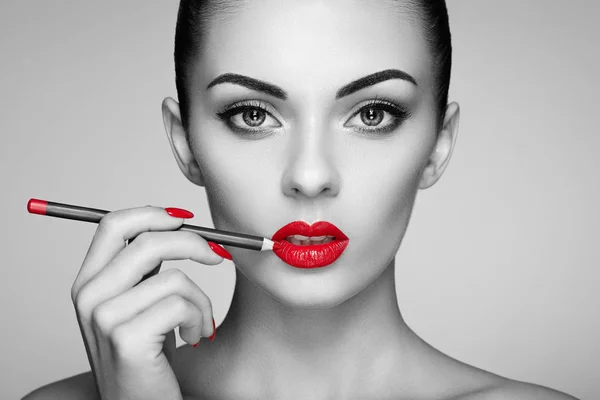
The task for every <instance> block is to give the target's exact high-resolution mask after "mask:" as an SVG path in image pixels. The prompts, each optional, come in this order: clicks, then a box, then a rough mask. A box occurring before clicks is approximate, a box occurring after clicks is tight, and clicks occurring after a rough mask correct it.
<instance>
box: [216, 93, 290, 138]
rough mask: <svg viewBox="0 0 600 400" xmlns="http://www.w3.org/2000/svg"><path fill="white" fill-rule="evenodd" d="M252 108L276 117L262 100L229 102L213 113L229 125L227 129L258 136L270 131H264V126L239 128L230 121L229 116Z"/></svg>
mask: <svg viewBox="0 0 600 400" xmlns="http://www.w3.org/2000/svg"><path fill="white" fill-rule="evenodd" d="M253 110H260V111H262V112H264V113H265V114H268V115H269V116H271V118H274V119H276V118H275V117H273V113H272V112H270V111H269V107H268V106H267V105H266V104H265V103H263V102H262V101H259V100H242V101H238V102H236V103H234V104H231V105H229V106H226V107H225V108H223V109H221V110H220V111H218V112H217V113H216V114H215V115H216V116H217V117H218V118H220V119H221V120H222V121H223V122H224V123H225V124H226V125H227V126H228V127H229V129H231V130H232V131H234V132H238V133H243V134H246V135H258V136H260V135H261V134H268V133H270V131H271V130H270V129H266V130H267V132H265V128H258V129H251V128H250V127H248V128H241V127H239V126H237V125H235V124H234V123H233V122H232V121H231V117H233V116H235V115H238V114H241V113H243V112H245V111H253ZM277 122H278V123H279V124H281V123H280V122H279V121H277Z"/></svg>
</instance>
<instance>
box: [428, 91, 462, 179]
mask: <svg viewBox="0 0 600 400" xmlns="http://www.w3.org/2000/svg"><path fill="white" fill-rule="evenodd" d="M459 119H460V108H459V106H458V103H450V104H448V106H447V107H446V115H445V116H444V123H443V124H442V128H441V130H440V131H439V132H438V138H437V142H436V145H435V147H434V149H433V151H432V153H431V156H430V157H429V161H428V163H427V165H426V166H425V169H424V170H423V173H422V175H421V181H420V183H419V189H427V188H429V187H431V186H433V184H434V183H436V182H437V181H438V179H440V177H441V176H442V174H443V173H444V171H445V170H446V167H447V166H448V163H449V162H450V156H451V155H452V150H454V144H455V143H456V136H457V135H458V121H459Z"/></svg>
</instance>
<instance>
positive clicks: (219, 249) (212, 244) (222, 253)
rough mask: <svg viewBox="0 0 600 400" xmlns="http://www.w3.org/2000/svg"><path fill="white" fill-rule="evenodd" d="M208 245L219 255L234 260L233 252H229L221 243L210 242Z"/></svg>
mask: <svg viewBox="0 0 600 400" xmlns="http://www.w3.org/2000/svg"><path fill="white" fill-rule="evenodd" d="M208 245H209V246H210V248H211V249H212V251H214V252H215V253H216V254H217V255H219V256H221V257H223V258H226V259H228V260H233V257H231V254H229V252H228V251H227V250H225V249H224V248H223V246H220V245H218V244H216V243H215V242H208Z"/></svg>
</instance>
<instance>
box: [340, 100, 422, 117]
mask: <svg viewBox="0 0 600 400" xmlns="http://www.w3.org/2000/svg"><path fill="white" fill-rule="evenodd" d="M382 105H383V106H388V107H391V108H393V109H394V110H396V111H397V113H398V114H402V115H405V116H406V118H408V117H409V116H410V111H409V110H408V108H406V107H404V106H401V105H399V104H397V103H396V102H395V101H394V100H392V99H388V98H385V97H375V98H374V99H371V100H367V101H364V102H362V103H360V104H357V105H356V106H355V107H354V108H353V110H352V113H351V116H350V118H352V117H354V116H356V115H357V114H358V113H359V112H361V111H362V110H363V109H364V108H368V107H374V106H380V107H381V106H382ZM386 111H387V110H386ZM387 112H389V111H387Z"/></svg>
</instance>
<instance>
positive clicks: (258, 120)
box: [243, 110, 266, 126]
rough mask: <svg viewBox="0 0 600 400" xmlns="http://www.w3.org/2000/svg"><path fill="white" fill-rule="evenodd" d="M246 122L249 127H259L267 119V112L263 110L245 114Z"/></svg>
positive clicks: (249, 111)
mask: <svg viewBox="0 0 600 400" xmlns="http://www.w3.org/2000/svg"><path fill="white" fill-rule="evenodd" d="M243 118H244V122H245V123H246V124H247V125H249V126H259V125H261V124H262V123H263V122H264V121H265V118H266V115H265V112H264V111H261V110H248V111H246V112H244V114H243Z"/></svg>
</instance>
